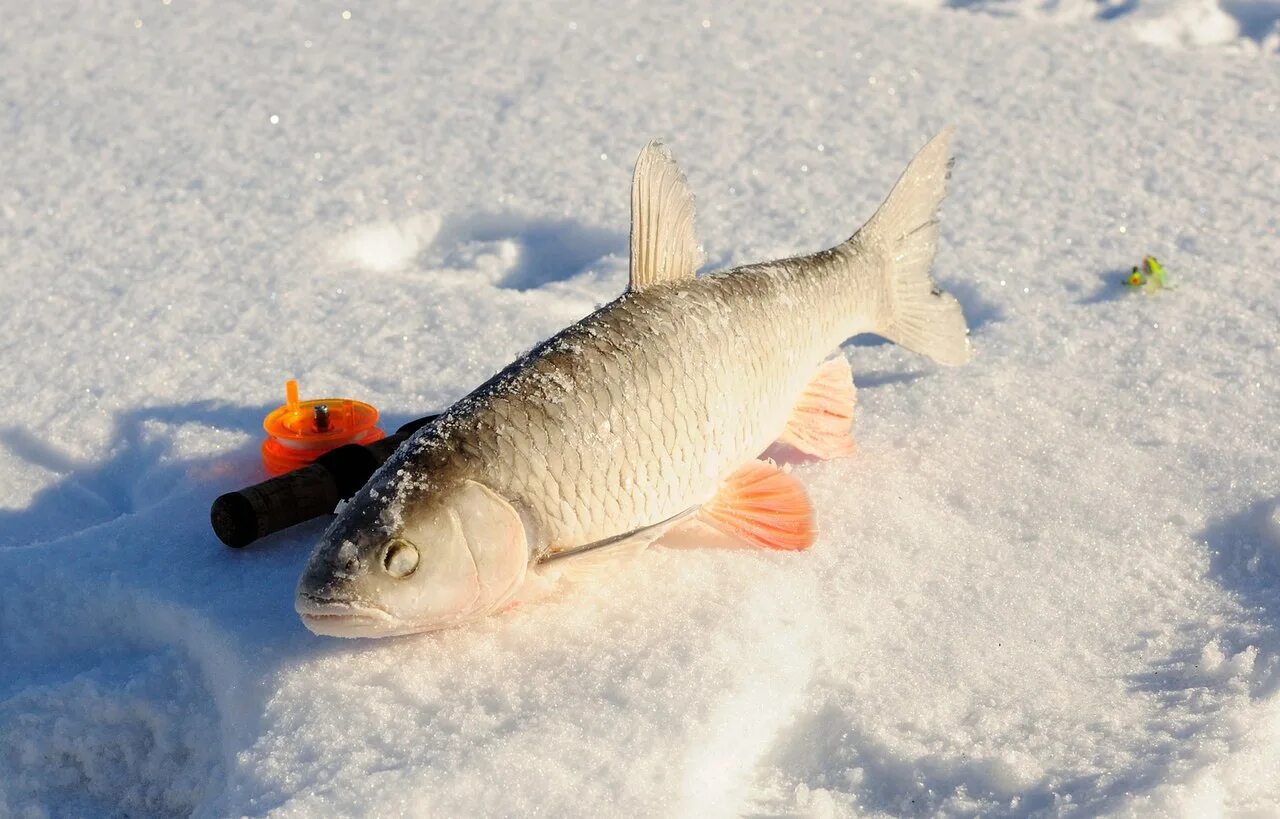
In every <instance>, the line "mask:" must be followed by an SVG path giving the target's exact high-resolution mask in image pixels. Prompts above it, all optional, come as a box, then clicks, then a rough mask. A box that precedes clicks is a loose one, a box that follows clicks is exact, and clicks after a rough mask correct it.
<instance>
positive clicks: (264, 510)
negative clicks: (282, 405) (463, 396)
mask: <svg viewBox="0 0 1280 819" xmlns="http://www.w3.org/2000/svg"><path fill="white" fill-rule="evenodd" d="M437 417H438V416H435V415H428V416H426V417H423V418H417V419H415V420H413V421H410V422H409V423H407V424H405V425H404V426H402V427H400V429H398V430H396V432H395V434H394V435H388V436H387V437H386V438H383V439H381V440H379V441H374V442H373V443H371V444H347V445H346V446H341V447H338V448H337V449H334V450H332V451H330V452H326V453H325V454H323V455H321V456H320V457H319V458H317V459H316V460H315V461H313V462H312V463H310V464H307V465H306V466H304V467H302V468H300V469H295V470H293V471H292V472H286V473H285V474H283V475H277V476H276V477H274V478H268V479H267V480H265V481H263V482H262V483H257V484H254V485H253V486H248V487H245V488H244V489H240V490H238V491H235V492H228V493H227V494H225V495H221V496H219V497H218V498H217V499H216V500H214V502H213V505H212V506H211V507H210V509H209V522H210V523H211V524H212V525H213V531H214V534H216V535H217V536H218V539H219V540H221V541H222V542H223V543H225V544H227V545H228V546H231V547H233V548H236V549H239V548H241V547H244V546H248V545H249V544H250V543H252V542H254V541H255V540H258V539H259V538H263V537H266V536H267V535H269V534H272V533H273V532H279V531H280V530H281V529H288V528H289V527H290V526H295V525H297V524H299V523H303V522H305V521H308V520H311V519H313V518H318V517H320V516H322V515H328V514H330V513H331V512H333V510H334V507H336V506H337V505H338V502H339V501H343V500H346V499H347V498H350V497H351V496H352V495H354V494H355V493H356V492H359V491H360V487H362V486H364V484H365V482H366V481H368V480H369V477H370V476H371V475H373V473H374V472H375V471H376V470H377V469H378V467H379V466H381V465H382V464H383V463H384V462H385V461H386V460H387V459H388V458H390V457H391V454H392V453H393V452H395V451H396V449H397V448H398V447H399V446H400V444H402V443H404V441H405V440H406V439H407V438H408V437H409V436H410V435H412V434H413V433H414V432H416V431H417V430H418V428H419V427H422V426H424V425H426V424H428V423H430V422H431V421H433V420H435V419H436V418H437Z"/></svg>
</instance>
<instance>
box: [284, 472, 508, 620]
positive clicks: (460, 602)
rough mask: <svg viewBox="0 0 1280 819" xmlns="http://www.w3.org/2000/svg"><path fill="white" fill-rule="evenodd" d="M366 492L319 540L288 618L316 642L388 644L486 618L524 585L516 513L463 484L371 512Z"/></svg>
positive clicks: (373, 505)
mask: <svg viewBox="0 0 1280 819" xmlns="http://www.w3.org/2000/svg"><path fill="white" fill-rule="evenodd" d="M375 498H376V494H372V493H370V491H369V489H368V488H367V487H366V489H365V490H362V491H361V493H360V494H359V495H357V496H356V498H354V499H353V500H352V502H351V503H348V504H347V505H346V506H345V507H344V508H343V509H342V511H341V512H340V513H339V515H338V518H337V520H335V521H334V522H333V525H331V526H330V527H329V529H328V531H326V532H325V535H324V538H323V539H322V540H321V542H320V544H319V545H318V546H317V547H316V550H315V552H314V553H313V554H312V555H311V559H310V561H309V562H308V563H307V568H306V570H305V571H304V572H303V575H302V579H301V580H300V581H299V583H298V592H297V597H296V599H295V608H296V609H297V611H298V614H299V615H300V616H301V617H302V622H303V623H304V624H305V625H306V627H307V628H309V629H310V630H311V631H313V632H315V633H316V634H324V635H330V636H334V637H387V636H392V635H397V634H410V633H413V632H419V631H432V630H435V629H441V628H447V627H449V626H455V625H458V624H460V623H464V622H466V621H468V620H472V619H475V618H477V617H481V616H484V615H486V614H489V613H491V612H493V611H495V610H497V609H498V608H500V607H501V606H502V605H504V604H505V603H507V602H508V601H510V600H511V599H512V598H513V597H514V596H515V594H516V592H517V591H518V590H519V588H520V585H521V584H522V582H523V581H524V576H525V572H526V570H527V569H528V566H529V545H528V538H527V536H526V532H525V526H524V522H523V519H522V517H521V515H520V514H519V512H518V511H517V510H516V508H515V507H514V506H513V505H512V504H511V503H510V502H508V501H507V500H505V499H504V498H502V497H501V496H500V495H498V494H497V493H496V492H494V491H493V490H492V489H490V488H489V487H487V486H485V485H484V484H481V483H478V482H476V481H471V480H467V481H461V482H459V483H457V484H455V485H454V486H451V487H448V488H445V489H437V490H434V491H432V492H430V493H428V495H427V496H426V497H423V498H421V499H419V500H417V501H415V502H411V503H409V502H406V503H401V504H397V503H395V502H394V501H393V502H389V503H388V502H385V501H384V502H382V503H379V502H376V500H375Z"/></svg>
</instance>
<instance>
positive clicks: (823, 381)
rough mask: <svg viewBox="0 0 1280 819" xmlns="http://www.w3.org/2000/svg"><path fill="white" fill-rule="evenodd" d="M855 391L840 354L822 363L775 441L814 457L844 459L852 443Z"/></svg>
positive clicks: (847, 368) (849, 371)
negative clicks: (784, 428)
mask: <svg viewBox="0 0 1280 819" xmlns="http://www.w3.org/2000/svg"><path fill="white" fill-rule="evenodd" d="M856 402H857V394H856V393H855V392H854V387H853V371H852V370H850V369H849V362H848V361H847V360H846V359H845V357H844V356H838V357H836V358H832V359H830V360H828V361H825V362H823V364H822V366H820V367H818V372H817V373H815V374H814V376H813V379H812V380H811V381H809V384H808V386H806V387H805V388H804V393H803V394H802V395H801V396H800V400H799V401H798V402H796V405H795V408H794V409H792V410H791V417H790V418H789V419H787V428H786V430H785V431H784V432H783V433H782V437H780V438H779V439H778V440H779V441H781V442H782V443H784V444H787V445H789V446H793V447H795V448H796V449H798V450H800V451H801V452H803V453H805V454H806V455H813V456H814V457H817V458H823V459H830V458H846V457H848V456H850V455H852V454H853V453H854V451H855V450H856V449H857V447H856V446H855V445H854V442H853V431H852V426H853V407H854V404H855V403H856Z"/></svg>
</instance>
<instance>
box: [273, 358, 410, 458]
mask: <svg viewBox="0 0 1280 819" xmlns="http://www.w3.org/2000/svg"><path fill="white" fill-rule="evenodd" d="M284 389H285V403H284V405H283V406H279V407H276V408H275V409H273V410H272V411H271V412H269V413H267V417H266V418H264V419H262V428H263V429H264V430H266V432H267V437H266V439H265V440H263V442H262V465H263V466H264V467H266V470H267V472H268V473H270V474H272V475H282V474H284V473H285V472H291V471H292V470H294V469H298V468H299V467H302V466H306V465H307V464H309V463H311V462H312V461H314V460H315V459H316V458H319V457H320V456H321V455H323V454H325V453H326V452H330V451H332V450H334V449H337V448H338V447H340V446H346V445H347V444H362V445H363V444H371V443H373V442H374V441H377V440H380V439H381V438H383V437H384V436H385V433H384V432H383V431H382V430H381V429H379V428H378V426H377V423H378V410H377V409H375V408H374V407H373V406H372V405H370V404H366V403H364V402H363V401H355V400H353V399H350V398H313V399H309V400H307V401H300V400H298V382H297V381H296V380H294V379H289V381H287V382H285V385H284Z"/></svg>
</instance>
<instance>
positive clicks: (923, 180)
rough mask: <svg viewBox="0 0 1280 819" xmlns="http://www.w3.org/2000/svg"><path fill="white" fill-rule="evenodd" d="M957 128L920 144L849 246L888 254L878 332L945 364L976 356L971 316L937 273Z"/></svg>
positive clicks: (884, 261)
mask: <svg viewBox="0 0 1280 819" xmlns="http://www.w3.org/2000/svg"><path fill="white" fill-rule="evenodd" d="M951 133H952V129H951V128H950V127H948V128H945V129H943V131H942V132H941V133H940V134H938V135H937V136H935V137H934V138H933V139H931V140H929V144H928V145H925V146H924V147H923V148H921V149H920V153H918V154H916V155H915V158H914V159H912V160H911V164H909V165H907V169H906V170H905V171H903V172H902V176H901V177H899V178H898V182H897V184H895V185H894V186H893V190H892V191H891V192H890V193H889V198H888V199H886V200H885V202H884V204H883V205H881V206H880V210H878V211H876V215H875V216H872V217H871V220H870V221H869V222H867V223H866V224H865V225H864V226H863V227H862V229H861V230H859V231H858V232H857V233H856V234H854V236H853V238H852V239H850V240H849V243H850V244H852V245H855V246H857V247H858V249H859V250H861V251H862V252H869V253H871V254H873V255H874V256H879V257H880V258H881V259H883V267H884V271H883V274H884V277H885V278H884V287H885V308H884V309H883V310H882V313H881V315H882V316H883V317H884V318H883V319H882V326H880V327H879V328H877V329H876V332H877V333H878V334H880V335H882V336H884V337H885V338H887V339H889V340H890V341H894V342H896V343H898V344H901V345H902V346H903V347H906V348H907V349H908V350H912V351H913V352H917V353H921V354H923V355H927V356H928V357H930V358H932V359H933V360H934V361H937V362H939V363H941V364H963V363H965V362H966V361H968V360H969V358H970V356H971V355H972V351H971V349H970V346H969V328H968V326H967V325H966V324H965V321H964V313H963V312H962V311H961V309H960V303H959V302H958V301H956V299H955V297H954V296H951V295H950V294H947V293H944V292H942V290H940V289H939V288H938V286H937V285H935V284H934V283H933V280H932V279H930V278H929V268H931V267H932V266H933V256H934V254H935V253H936V252H937V250H938V206H939V205H940V204H942V198H943V197H944V196H946V194H947V178H948V177H949V176H950V175H951V153H950V144H951Z"/></svg>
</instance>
